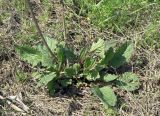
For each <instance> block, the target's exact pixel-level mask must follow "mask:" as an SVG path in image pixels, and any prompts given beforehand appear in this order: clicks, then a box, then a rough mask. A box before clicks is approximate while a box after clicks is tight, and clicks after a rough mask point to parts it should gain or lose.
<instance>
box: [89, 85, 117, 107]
mask: <svg viewBox="0 0 160 116" xmlns="http://www.w3.org/2000/svg"><path fill="white" fill-rule="evenodd" d="M92 91H93V93H94V94H95V95H96V96H97V97H98V98H99V99H100V100H101V101H102V102H103V103H104V104H105V105H107V106H108V105H109V106H115V105H116V102H117V97H116V95H115V94H114V92H113V90H112V89H111V88H110V87H107V86H105V87H101V88H98V87H96V88H94V89H92Z"/></svg>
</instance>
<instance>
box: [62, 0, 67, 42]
mask: <svg viewBox="0 0 160 116" xmlns="http://www.w3.org/2000/svg"><path fill="white" fill-rule="evenodd" d="M60 2H61V4H62V8H63V9H62V10H63V11H62V18H63V37H64V40H66V39H67V36H66V21H65V13H64V0H61V1H60Z"/></svg>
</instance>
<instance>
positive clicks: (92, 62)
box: [84, 57, 96, 70]
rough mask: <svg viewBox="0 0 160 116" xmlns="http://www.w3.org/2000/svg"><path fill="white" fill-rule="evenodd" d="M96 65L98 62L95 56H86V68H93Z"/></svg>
mask: <svg viewBox="0 0 160 116" xmlns="http://www.w3.org/2000/svg"><path fill="white" fill-rule="evenodd" d="M95 65H96V62H95V60H94V59H93V58H91V57H88V58H86V60H85V62H84V68H85V69H88V70H91V69H92V68H94V66H95Z"/></svg>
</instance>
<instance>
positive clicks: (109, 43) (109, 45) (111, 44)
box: [105, 40, 117, 51]
mask: <svg viewBox="0 0 160 116" xmlns="http://www.w3.org/2000/svg"><path fill="white" fill-rule="evenodd" d="M116 44H117V41H115V40H113V41H106V43H105V51H108V50H109V49H110V48H114V47H115V46H116Z"/></svg>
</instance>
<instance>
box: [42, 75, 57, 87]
mask: <svg viewBox="0 0 160 116" xmlns="http://www.w3.org/2000/svg"><path fill="white" fill-rule="evenodd" d="M56 76H57V75H56V73H55V72H52V73H50V74H45V75H44V76H42V77H41V79H40V81H39V82H40V83H41V84H43V85H47V84H48V83H49V82H50V81H52V80H53V79H55V78H56Z"/></svg>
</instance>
